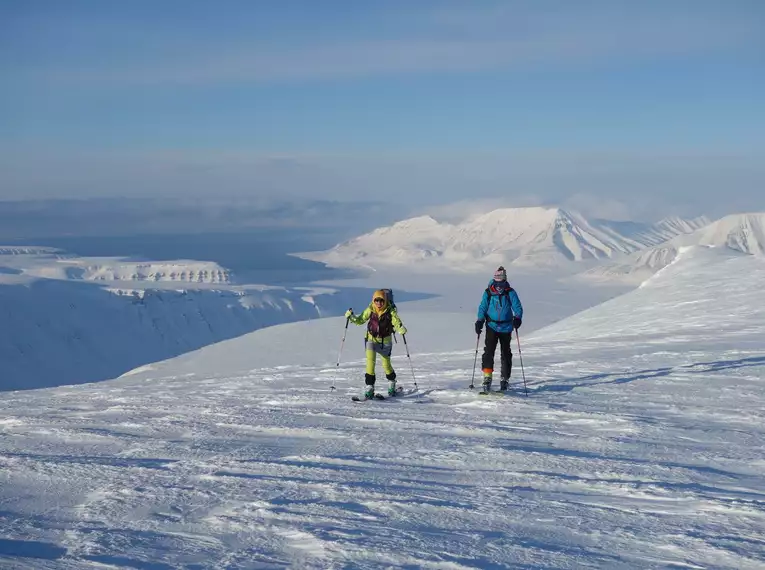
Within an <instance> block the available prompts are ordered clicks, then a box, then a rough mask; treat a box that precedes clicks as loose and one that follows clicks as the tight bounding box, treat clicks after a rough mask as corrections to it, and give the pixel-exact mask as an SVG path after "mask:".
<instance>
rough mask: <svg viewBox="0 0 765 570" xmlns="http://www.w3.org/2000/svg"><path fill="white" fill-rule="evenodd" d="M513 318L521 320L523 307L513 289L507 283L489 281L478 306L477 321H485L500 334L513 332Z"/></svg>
mask: <svg viewBox="0 0 765 570" xmlns="http://www.w3.org/2000/svg"><path fill="white" fill-rule="evenodd" d="M513 317H518V318H519V319H522V318H523V306H522V305H521V300H520V299H519V298H518V294H517V293H516V292H515V289H513V288H512V287H510V284H509V283H508V282H507V281H494V280H493V279H492V280H491V281H489V286H488V287H487V288H486V290H485V291H484V292H483V297H481V304H480V305H478V320H479V321H483V320H486V321H487V323H488V325H487V326H490V327H491V328H492V329H494V330H495V331H497V332H500V333H506V332H511V331H512V330H513Z"/></svg>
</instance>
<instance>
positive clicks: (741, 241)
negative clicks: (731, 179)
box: [582, 213, 765, 283]
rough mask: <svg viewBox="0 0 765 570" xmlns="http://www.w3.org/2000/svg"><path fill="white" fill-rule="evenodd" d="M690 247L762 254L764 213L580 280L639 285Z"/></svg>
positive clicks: (733, 219)
mask: <svg viewBox="0 0 765 570" xmlns="http://www.w3.org/2000/svg"><path fill="white" fill-rule="evenodd" d="M690 246H707V247H715V248H720V249H723V250H726V251H728V252H730V253H733V254H735V253H744V254H750V255H763V254H765V213H749V214H732V215H730V216H725V217H724V218H721V219H719V220H717V221H715V222H712V223H711V224H708V225H706V226H704V227H702V228H700V229H697V230H696V231H693V232H690V233H687V234H683V235H678V236H676V237H674V238H672V239H670V240H668V241H666V242H665V243H662V244H661V245H659V246H657V247H653V248H650V249H648V250H645V251H641V252H637V253H634V254H632V255H630V256H628V257H627V258H625V259H624V260H621V261H620V262H619V263H613V264H607V265H604V266H601V267H595V268H592V269H589V270H587V271H585V272H584V273H582V277H584V278H590V279H598V280H602V279H605V280H609V281H610V280H619V281H623V282H626V283H641V282H643V281H644V280H645V279H647V278H648V277H650V276H651V275H653V274H655V273H656V272H658V271H660V270H661V269H663V268H664V267H666V266H668V265H669V264H671V263H672V262H673V261H675V259H677V257H678V255H679V253H680V252H681V251H682V250H683V249H684V248H687V247H690Z"/></svg>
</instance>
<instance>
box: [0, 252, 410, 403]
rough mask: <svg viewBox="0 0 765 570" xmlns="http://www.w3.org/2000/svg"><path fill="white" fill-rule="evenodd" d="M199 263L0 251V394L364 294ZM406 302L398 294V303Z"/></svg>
mask: <svg viewBox="0 0 765 570" xmlns="http://www.w3.org/2000/svg"><path fill="white" fill-rule="evenodd" d="M228 281H229V279H228V272H227V271H226V270H224V269H223V268H221V267H220V266H217V265H216V264H209V263H206V262H181V261H179V262H173V263H170V262H168V263H151V262H142V263H140V264H138V263H136V264H131V263H129V262H127V261H124V260H123V261H121V262H117V261H116V260H109V261H108V263H106V262H105V260H101V261H99V262H98V263H97V262H96V261H95V260H94V258H79V257H72V256H65V255H63V254H61V253H60V252H54V251H51V250H44V249H31V250H24V249H22V250H6V254H1V253H0V315H2V326H1V327H0V391H2V390H12V389H16V390H18V389H32V388H40V387H50V386H59V385H62V384H74V383H83V382H94V381H98V380H106V379H109V378H113V377H115V376H118V375H120V374H122V373H124V372H126V371H128V370H131V369H133V368H136V367H138V366H141V365H144V364H148V363H151V362H156V361H158V360H164V359H167V358H171V357H173V356H177V355H179V354H183V353H185V352H189V351H192V350H196V349H198V348H200V347H202V346H206V345H209V344H213V343H216V342H220V341H222V340H226V339H230V338H234V337H236V336H239V335H243V334H246V333H249V332H252V331H253V330H256V329H259V328H263V327H267V326H271V325H274V324H279V323H285V322H291V321H296V320H297V321H303V320H307V319H313V318H318V317H324V316H328V315H339V314H342V313H343V312H344V311H345V309H346V308H347V303H348V302H349V299H351V300H353V301H356V302H357V303H360V302H361V301H362V300H363V301H364V302H368V294H369V293H368V290H367V289H363V290H361V289H358V290H354V289H353V288H343V291H344V298H342V299H341V298H340V296H339V295H338V294H337V293H338V292H339V291H340V290H341V289H340V288H330V287H314V286H310V285H308V284H306V286H305V287H277V286H265V285H234V284H231V283H229V282H228ZM407 297H412V296H411V295H409V296H408V295H406V294H402V296H401V298H402V300H405V299H407Z"/></svg>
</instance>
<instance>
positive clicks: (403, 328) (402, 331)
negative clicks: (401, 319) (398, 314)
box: [398, 326, 406, 335]
mask: <svg viewBox="0 0 765 570" xmlns="http://www.w3.org/2000/svg"><path fill="white" fill-rule="evenodd" d="M398 334H400V335H405V334H406V327H403V326H402V327H401V328H400V329H398Z"/></svg>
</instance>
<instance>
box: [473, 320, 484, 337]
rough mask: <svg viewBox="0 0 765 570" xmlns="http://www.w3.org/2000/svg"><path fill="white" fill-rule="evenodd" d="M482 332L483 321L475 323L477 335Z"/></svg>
mask: <svg viewBox="0 0 765 570" xmlns="http://www.w3.org/2000/svg"><path fill="white" fill-rule="evenodd" d="M482 330H483V321H476V322H475V334H481V331H482Z"/></svg>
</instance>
